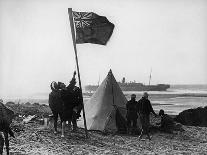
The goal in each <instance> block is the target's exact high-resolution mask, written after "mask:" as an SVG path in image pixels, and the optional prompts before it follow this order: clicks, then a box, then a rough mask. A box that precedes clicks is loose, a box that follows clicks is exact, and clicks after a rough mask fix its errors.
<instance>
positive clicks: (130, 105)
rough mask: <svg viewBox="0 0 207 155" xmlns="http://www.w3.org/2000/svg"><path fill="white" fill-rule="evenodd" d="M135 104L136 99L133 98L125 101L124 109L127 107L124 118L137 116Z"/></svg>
mask: <svg viewBox="0 0 207 155" xmlns="http://www.w3.org/2000/svg"><path fill="white" fill-rule="evenodd" d="M136 106H137V101H135V100H130V101H128V102H127V104H126V109H127V115H126V118H127V119H129V120H134V119H137V118H138V115H137V109H136Z"/></svg>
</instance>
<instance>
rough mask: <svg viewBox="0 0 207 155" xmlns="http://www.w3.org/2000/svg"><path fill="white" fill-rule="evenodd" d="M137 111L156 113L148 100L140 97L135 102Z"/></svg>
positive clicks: (147, 113) (140, 112)
mask: <svg viewBox="0 0 207 155" xmlns="http://www.w3.org/2000/svg"><path fill="white" fill-rule="evenodd" d="M137 111H138V113H139V114H144V115H149V114H150V113H151V112H152V113H153V114H154V115H156V113H155V112H154V110H153V108H152V105H151V103H150V101H149V100H148V99H146V98H144V97H142V98H141V99H140V100H139V101H138V104H137Z"/></svg>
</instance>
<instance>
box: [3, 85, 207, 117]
mask: <svg viewBox="0 0 207 155" xmlns="http://www.w3.org/2000/svg"><path fill="white" fill-rule="evenodd" d="M123 93H124V94H125V96H126V98H127V100H129V99H130V95H131V94H136V95H137V100H139V99H140V98H141V97H142V94H143V92H136V91H135V92H134V91H128V92H123ZM148 93H149V99H150V100H151V103H152V106H153V108H154V110H155V111H157V112H158V111H159V110H160V109H163V110H165V112H166V113H168V114H173V115H177V114H179V113H180V112H182V111H183V110H186V109H190V108H197V107H204V106H207V85H173V86H171V88H170V89H168V90H167V91H149V92H148ZM48 95H49V93H36V94H32V95H30V96H27V97H24V98H13V99H8V98H7V99H5V100H4V102H8V101H14V102H15V103H18V102H20V103H26V102H30V103H35V102H38V103H40V104H48ZM89 99H90V96H84V103H85V102H87V100H89Z"/></svg>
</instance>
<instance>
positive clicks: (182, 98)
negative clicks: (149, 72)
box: [8, 89, 207, 155]
mask: <svg viewBox="0 0 207 155" xmlns="http://www.w3.org/2000/svg"><path fill="white" fill-rule="evenodd" d="M132 93H135V94H136V95H137V99H139V98H141V96H142V93H143V92H124V95H125V96H126V98H127V99H129V98H130V95H131V94H132ZM149 94H150V100H151V102H152V105H153V108H154V109H155V111H156V112H158V110H160V109H164V110H165V111H166V113H168V114H170V115H171V116H172V117H175V115H177V114H178V113H180V112H181V111H183V110H186V109H191V108H197V107H204V106H206V104H207V93H206V90H200V91H199V90H198V89H196V90H186V89H180V90H177V89H171V90H168V91H166V92H149ZM90 97H91V95H84V104H87V101H88V100H89V99H90ZM10 101H11V100H10ZM13 101H14V102H15V103H19V104H14V105H13V104H10V108H12V109H13V110H14V111H15V113H18V114H20V115H25V117H27V116H29V115H36V116H37V117H36V118H35V119H34V120H32V121H29V122H27V123H25V122H23V121H22V118H18V117H16V118H15V119H14V121H13V123H12V125H11V126H12V128H13V129H14V131H15V137H16V138H15V139H14V138H10V151H11V154H14V155H16V154H18V155H21V154H24V155H30V154H32V155H37V154H38V155H45V154H48V155H53V154H54V155H62V154H150V155H152V154H154V155H155V154H169V155H174V154H207V135H206V132H207V127H195V126H185V125H183V129H184V130H185V131H183V132H181V131H178V132H174V134H167V133H163V132H160V131H158V130H154V128H152V129H151V135H152V140H151V141H149V140H148V139H145V140H139V139H138V135H135V136H131V135H118V134H114V133H107V134H104V133H101V132H98V131H89V139H86V137H85V132H84V129H82V128H79V129H78V132H71V130H70V129H69V128H67V129H66V136H65V137H64V138H61V133H60V131H61V128H60V123H59V127H58V133H57V134H54V132H53V125H52V124H50V125H45V124H44V121H43V118H44V117H47V116H48V115H50V114H51V110H50V108H49V106H48V103H47V102H48V101H47V98H46V97H45V96H44V95H43V97H42V98H40V97H37V96H36V97H34V98H33V99H31V98H30V99H22V100H17V99H16V100H13ZM37 103H39V104H37ZM8 105H9V104H8ZM159 122H160V118H159V117H158V118H155V117H154V116H151V120H150V123H151V125H152V127H153V126H156V123H159Z"/></svg>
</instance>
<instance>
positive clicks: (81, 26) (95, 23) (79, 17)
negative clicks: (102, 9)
mask: <svg viewBox="0 0 207 155" xmlns="http://www.w3.org/2000/svg"><path fill="white" fill-rule="evenodd" d="M72 16H73V22H74V25H75V32H76V34H75V35H76V36H75V37H76V44H82V43H93V44H101V45H106V43H107V41H108V40H109V38H110V37H111V35H112V33H113V29H114V24H113V23H111V22H109V21H108V19H107V18H106V17H105V16H99V15H97V14H96V13H93V12H76V11H72Z"/></svg>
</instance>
